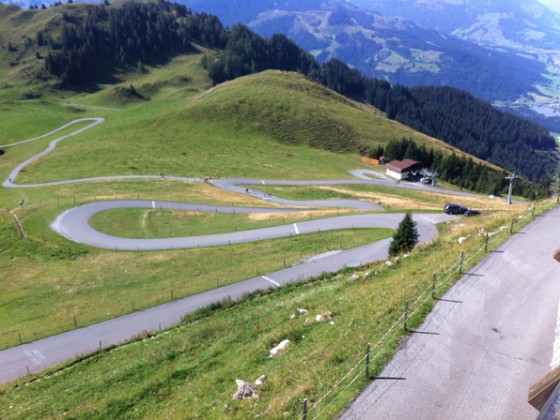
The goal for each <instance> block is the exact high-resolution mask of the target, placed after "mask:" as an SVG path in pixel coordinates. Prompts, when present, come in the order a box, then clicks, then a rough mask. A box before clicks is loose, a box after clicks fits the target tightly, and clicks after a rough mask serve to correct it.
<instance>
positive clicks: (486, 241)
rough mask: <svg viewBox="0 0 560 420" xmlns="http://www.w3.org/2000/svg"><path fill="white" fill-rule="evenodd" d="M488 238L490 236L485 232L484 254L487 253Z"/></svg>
mask: <svg viewBox="0 0 560 420" xmlns="http://www.w3.org/2000/svg"><path fill="white" fill-rule="evenodd" d="M489 237H490V235H488V232H486V236H485V237H484V252H488V238H489Z"/></svg>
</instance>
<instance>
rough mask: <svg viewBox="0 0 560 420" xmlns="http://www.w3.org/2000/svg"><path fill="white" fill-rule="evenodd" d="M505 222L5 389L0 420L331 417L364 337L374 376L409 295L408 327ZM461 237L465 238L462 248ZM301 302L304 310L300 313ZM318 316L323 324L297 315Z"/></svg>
mask: <svg viewBox="0 0 560 420" xmlns="http://www.w3.org/2000/svg"><path fill="white" fill-rule="evenodd" d="M548 206H549V207H550V206H551V204H548ZM541 211H542V208H541V207H539V208H538V209H537V211H536V215H538V214H539V213H540V212H541ZM516 216H517V220H518V223H517V224H515V229H519V228H520V227H521V226H522V225H523V224H525V223H527V222H529V221H530V220H531V215H530V214H528V213H524V214H521V213H520V214H517V215H516ZM510 221H511V214H505V215H504V214H501V215H500V214H493V215H487V216H484V217H483V218H480V219H474V218H473V219H468V220H465V223H449V224H446V225H445V228H444V229H442V231H445V233H444V236H442V237H441V238H439V239H438V240H436V241H435V242H434V243H432V244H431V245H429V246H426V247H423V248H421V249H417V250H415V251H414V252H413V253H412V254H411V255H410V257H408V258H405V259H401V260H399V262H398V263H397V264H395V265H393V266H392V267H385V266H384V265H383V264H374V265H371V266H368V267H362V268H361V269H357V270H354V271H350V270H346V271H343V272H340V273H338V274H335V275H328V276H323V277H322V278H319V279H315V280H313V281H309V282H306V283H299V284H295V285H291V286H288V287H283V288H281V289H279V290H275V291H272V292H268V293H262V294H259V295H254V296H250V297H247V298H246V299H245V300H243V301H241V302H239V303H238V304H235V305H233V306H231V305H230V304H224V305H223V308H221V309H218V310H217V311H211V310H209V311H207V312H205V313H199V314H198V317H196V316H193V317H190V318H189V319H188V320H186V323H185V325H182V326H179V327H176V328H172V329H170V330H168V331H165V332H161V333H159V334H156V335H154V336H146V337H143V338H141V339H139V340H136V341H133V342H131V343H129V344H126V345H123V346H120V347H118V348H115V349H112V350H110V351H107V352H101V353H98V354H95V355H92V356H91V357H87V358H84V359H83V360H81V361H79V362H78V363H77V364H76V363H74V364H69V365H68V366H71V368H68V369H66V368H64V367H62V368H58V369H52V370H50V371H48V372H45V373H42V374H40V375H35V376H34V377H33V380H32V381H31V382H30V381H29V380H26V379H22V380H20V381H17V382H16V383H14V384H12V385H10V386H6V387H4V389H3V390H2V391H1V392H0V405H2V406H3V407H7V409H6V410H5V417H6V418H22V417H25V418H39V417H59V416H71V417H99V416H105V417H131V418H137V417H150V416H154V415H157V416H159V417H173V418H175V417H177V418H226V417H227V418H239V419H241V418H249V417H255V416H266V417H272V418H280V417H291V418H297V417H298V416H299V414H300V413H301V402H302V400H303V399H304V398H308V399H309V402H310V407H311V410H312V411H311V415H312V416H315V415H318V414H321V416H322V417H323V416H324V417H325V418H331V417H336V415H337V414H338V413H340V411H341V410H342V409H343V408H344V407H345V406H346V405H347V404H348V403H349V402H350V401H352V399H353V398H354V397H355V396H356V395H357V393H358V392H359V391H360V389H361V388H362V387H363V386H365V385H366V384H367V382H368V379H366V378H365V377H364V376H363V374H362V375H358V376H357V377H356V379H355V380H354V381H353V382H352V383H351V384H350V383H349V382H344V383H342V385H341V386H340V387H339V391H340V390H344V391H343V392H339V391H337V392H336V393H334V394H331V395H330V396H329V397H327V398H326V399H324V400H321V402H319V401H320V399H321V397H322V396H324V395H325V394H327V392H328V391H329V390H330V389H331V388H332V387H333V386H334V385H335V384H337V383H339V381H340V380H341V378H343V377H344V376H345V375H346V374H347V373H348V372H350V371H351V369H352V368H353V367H354V366H357V365H356V363H357V362H358V361H359V360H361V359H362V358H363V356H364V351H365V347H366V343H372V344H374V351H375V352H376V353H375V354H376V356H375V358H374V359H373V362H372V364H371V373H372V374H373V375H374V374H375V373H378V372H380V371H381V369H382V367H383V366H384V364H385V363H386V362H387V361H388V360H389V358H390V357H391V355H392V354H393V352H394V351H395V350H396V348H397V347H398V345H399V343H400V342H401V341H402V339H403V338H404V337H405V336H406V334H405V333H404V331H403V330H402V328H401V329H399V327H398V325H401V324H400V322H401V319H402V318H401V317H402V314H403V310H404V304H405V302H415V303H414V304H413V305H411V318H410V320H409V327H410V328H414V327H415V326H417V325H419V324H420V322H421V321H422V319H423V317H424V316H425V314H426V313H428V312H429V311H430V309H431V307H432V306H433V301H432V300H431V298H429V292H430V288H431V279H432V274H433V272H434V271H437V272H439V273H441V274H442V275H441V276H440V282H439V283H438V289H437V293H438V295H441V294H443V293H444V292H445V290H447V288H448V287H450V286H451V285H452V284H453V283H454V282H455V281H456V280H457V279H458V277H459V276H458V274H456V269H455V268H456V265H457V262H458V257H459V254H460V252H461V251H464V252H465V254H466V256H467V257H466V259H465V266H464V270H468V269H469V268H470V267H472V266H474V264H475V263H476V262H477V261H478V260H479V259H480V258H482V257H483V256H484V252H483V249H484V247H483V239H482V237H480V236H477V233H478V232H479V230H480V228H481V227H482V226H484V227H485V229H486V230H487V231H489V232H494V233H495V234H494V235H493V236H492V241H491V244H490V249H491V248H492V247H495V246H497V245H498V244H500V243H502V242H503V241H505V240H506V239H507V238H508V237H509V230H508V229H507V227H508V226H509V224H510ZM460 236H463V237H468V238H469V239H468V240H467V241H466V242H464V243H463V244H461V245H460V244H458V241H457V238H458V237H460ZM444 273H446V274H445V275H444ZM422 296H427V297H426V298H422ZM419 297H420V298H419ZM297 308H305V309H307V311H308V313H307V314H304V315H298V313H297V311H296V309H297ZM316 314H326V315H328V314H330V315H328V316H330V318H331V319H330V320H329V321H327V322H305V320H306V318H313V317H314V316H315V315H316ZM292 315H295V316H292ZM395 326H397V327H395ZM388 332H389V333H388ZM285 338H289V339H290V340H292V341H293V342H294V344H293V346H292V347H291V348H289V349H288V350H287V351H286V352H285V353H284V354H283V355H281V356H280V357H277V358H274V359H270V358H268V350H269V349H270V348H271V347H272V346H274V345H276V344H278V343H279V342H280V341H281V340H283V339H285ZM358 367H359V371H363V365H358ZM55 372H56V374H53V373H55ZM262 374H266V375H267V377H268V378H269V379H268V380H267V381H266V382H265V383H264V385H262V386H261V387H260V389H259V393H260V398H258V399H250V400H246V401H240V402H236V401H232V400H231V398H232V395H233V393H234V392H235V389H236V387H235V379H236V378H240V379H243V380H246V381H249V382H251V381H254V380H255V379H256V378H257V377H259V376H260V375H262ZM353 377H354V375H350V376H349V380H350V379H352V378H353ZM24 384H25V386H23V385H24ZM317 403H318V405H316V404H317Z"/></svg>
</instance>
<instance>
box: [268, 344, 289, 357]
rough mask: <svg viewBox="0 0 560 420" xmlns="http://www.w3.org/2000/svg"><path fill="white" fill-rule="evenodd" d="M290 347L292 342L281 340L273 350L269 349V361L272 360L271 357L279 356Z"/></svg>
mask: <svg viewBox="0 0 560 420" xmlns="http://www.w3.org/2000/svg"><path fill="white" fill-rule="evenodd" d="M291 345H292V342H291V341H290V340H288V339H286V340H282V341H281V342H280V344H278V345H277V346H276V347H274V348H273V349H271V350H270V351H269V352H268V357H269V358H270V359H272V358H273V357H276V356H278V355H279V354H281V353H283V352H284V351H285V350H286V349H287V348H288V347H290V346H291Z"/></svg>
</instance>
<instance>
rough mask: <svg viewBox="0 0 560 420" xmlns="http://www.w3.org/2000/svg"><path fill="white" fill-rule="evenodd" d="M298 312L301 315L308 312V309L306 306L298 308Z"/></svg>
mask: <svg viewBox="0 0 560 420" xmlns="http://www.w3.org/2000/svg"><path fill="white" fill-rule="evenodd" d="M297 313H298V314H300V315H304V314H306V313H307V309H305V308H297Z"/></svg>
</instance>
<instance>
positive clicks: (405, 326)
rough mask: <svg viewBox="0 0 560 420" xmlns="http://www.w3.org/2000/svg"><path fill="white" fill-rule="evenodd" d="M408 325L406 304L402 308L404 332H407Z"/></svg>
mask: <svg viewBox="0 0 560 420" xmlns="http://www.w3.org/2000/svg"><path fill="white" fill-rule="evenodd" d="M407 323H408V302H406V304H405V307H404V330H405V331H406V330H408V327H407V325H406V324H407Z"/></svg>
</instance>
